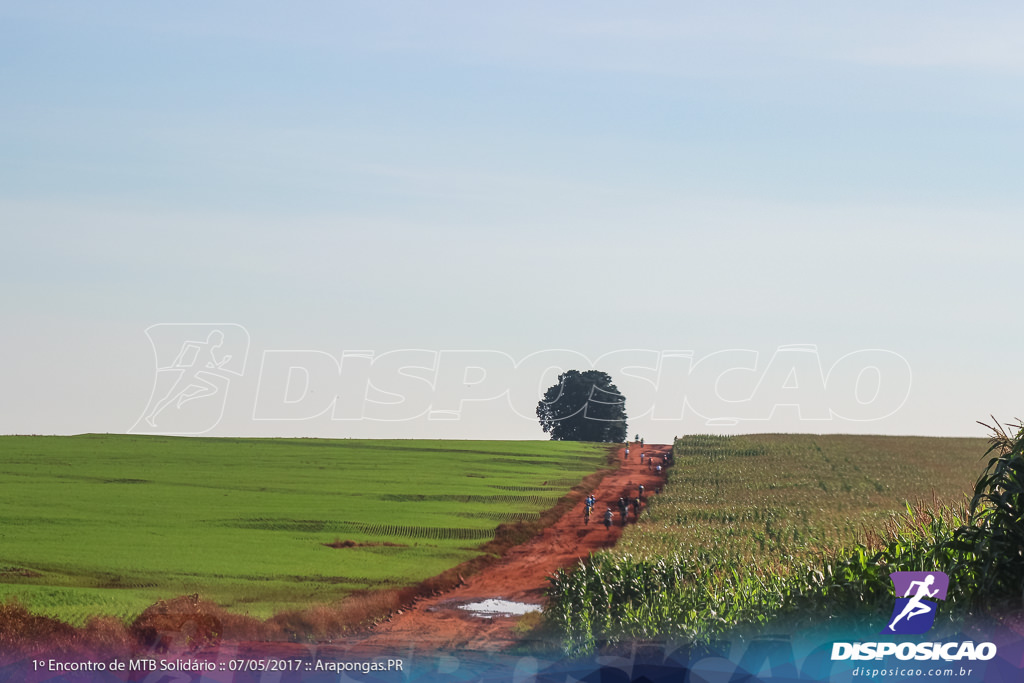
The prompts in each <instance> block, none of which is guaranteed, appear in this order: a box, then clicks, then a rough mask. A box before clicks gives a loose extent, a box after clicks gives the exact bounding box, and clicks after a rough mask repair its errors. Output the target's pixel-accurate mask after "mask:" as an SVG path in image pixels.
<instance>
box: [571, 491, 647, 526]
mask: <svg viewBox="0 0 1024 683" xmlns="http://www.w3.org/2000/svg"><path fill="white" fill-rule="evenodd" d="M643 504H644V485H643V484H638V485H637V491H636V496H633V497H627V496H620V497H619V500H618V501H616V505H617V506H618V509H619V520H620V522H621V524H622V526H626V521H627V520H628V519H629V510H630V508H632V509H633V519H634V520H637V519H639V517H640V508H641V507H642V506H643ZM596 505H597V498H595V497H594V494H592V493H591V494H589V495H587V498H586V500H584V501H583V523H584V524H590V518H591V516H592V515H593V514H594V507H595V506H596ZM614 521H615V513H614V512H612V508H611V506H610V505H609V506H607V508H606V509H605V511H604V517H603V519H602V522H603V524H604V526H605V528H606V529H608V530H609V531H611V528H612V524H613V523H614Z"/></svg>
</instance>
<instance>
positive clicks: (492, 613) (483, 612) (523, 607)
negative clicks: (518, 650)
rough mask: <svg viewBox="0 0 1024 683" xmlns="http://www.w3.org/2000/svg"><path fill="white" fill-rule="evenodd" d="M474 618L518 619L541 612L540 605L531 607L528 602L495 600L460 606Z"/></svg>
mask: <svg viewBox="0 0 1024 683" xmlns="http://www.w3.org/2000/svg"><path fill="white" fill-rule="evenodd" d="M459 609H464V610H466V611H467V612H469V613H470V614H472V615H473V616H474V617H480V618H481V619H492V618H494V617H518V616H521V615H523V614H526V613H527V612H539V611H540V605H531V604H529V603H526V602H512V601H510V600H496V599H494V598H491V599H488V600H482V601H480V602H470V603H466V604H465V605H459Z"/></svg>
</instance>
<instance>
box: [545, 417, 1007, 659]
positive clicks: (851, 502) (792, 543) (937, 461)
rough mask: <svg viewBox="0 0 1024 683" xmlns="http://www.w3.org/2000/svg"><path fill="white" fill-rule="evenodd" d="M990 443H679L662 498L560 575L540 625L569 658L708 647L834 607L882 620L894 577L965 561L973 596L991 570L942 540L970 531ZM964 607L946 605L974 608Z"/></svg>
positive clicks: (767, 439)
mask: <svg viewBox="0 0 1024 683" xmlns="http://www.w3.org/2000/svg"><path fill="white" fill-rule="evenodd" d="M988 446H989V442H988V441H987V440H986V439H952V438H925V437H888V436H848V435H832V436H819V435H787V434H764V435H751V436H737V437H720V436H691V437H685V438H682V439H679V440H677V441H676V443H675V446H674V455H675V464H674V465H673V466H672V467H671V468H670V469H669V474H668V479H667V483H666V486H665V487H664V489H663V491H662V493H661V495H659V496H653V497H652V498H651V501H650V505H649V507H648V508H647V510H646V511H645V512H644V514H643V515H641V518H640V521H639V523H638V524H636V525H635V526H631V527H629V528H627V529H626V530H625V532H624V533H623V536H622V538H621V539H620V541H619V543H618V544H617V545H616V547H615V548H614V549H611V550H609V551H603V552H601V553H597V554H595V555H593V556H592V557H591V558H590V559H589V560H588V561H586V562H585V563H583V564H582V565H581V566H579V567H577V568H576V569H574V570H570V571H563V572H559V573H558V574H557V575H556V577H555V578H554V580H553V582H552V587H551V590H550V592H549V602H548V606H547V608H546V610H545V619H546V621H547V624H548V625H549V626H550V627H551V628H553V629H554V631H555V632H556V633H557V634H558V635H559V636H560V637H561V638H562V639H563V643H564V647H565V650H566V651H567V652H568V653H570V654H587V653H589V652H592V651H593V650H594V649H597V648H600V647H602V646H604V645H605V644H609V643H610V644H614V643H616V642H620V641H622V640H630V639H635V638H640V639H647V638H663V637H669V636H671V637H673V638H676V639H680V640H683V641H689V642H704V643H706V642H709V641H710V640H713V639H714V638H717V637H724V638H728V637H730V635H729V634H735V631H734V630H733V629H743V628H747V629H749V628H753V629H755V632H757V629H760V628H762V627H764V626H766V625H768V624H769V623H774V620H776V619H782V618H785V619H789V620H791V621H792V620H797V621H799V620H801V619H804V620H810V621H812V622H813V621H814V620H815V619H820V618H821V615H823V614H826V615H827V614H838V613H840V612H841V611H842V612H843V614H844V615H856V616H858V617H859V618H865V619H869V620H870V619H875V618H877V617H878V615H879V614H881V618H882V619H884V618H886V617H888V616H889V612H888V611H884V610H890V609H891V606H892V600H891V596H890V590H891V586H890V585H889V582H888V581H887V578H886V577H887V576H888V574H889V571H890V570H902V571H921V570H925V569H927V570H933V569H936V568H937V567H938V569H939V570H940V571H947V572H954V570H953V569H951V567H952V566H954V565H957V566H960V567H962V571H959V570H958V571H957V572H955V573H957V580H958V581H959V583H958V590H959V587H962V588H963V591H964V592H965V593H964V594H965V595H966V593H967V592H970V591H973V590H974V589H973V588H971V586H972V585H973V584H972V582H973V581H974V579H975V578H976V577H977V576H979V575H980V572H981V571H983V567H981V566H980V565H977V563H974V560H973V559H972V558H973V556H963V557H961V556H954V555H951V554H950V552H949V551H946V550H943V549H942V547H939V545H937V542H941V541H942V540H944V539H948V538H949V537H950V534H951V533H952V530H953V529H956V528H957V527H958V526H959V525H961V524H963V523H964V520H965V519H966V515H965V512H964V506H965V503H966V502H967V497H968V496H969V494H972V493H973V491H974V485H975V482H976V481H977V480H978V477H979V475H980V474H981V473H982V471H983V470H984V469H985V466H986V464H987V461H988V459H987V458H986V457H984V456H985V453H986V450H987V449H988ZM908 504H909V505H910V506H911V507H912V508H913V513H912V514H911V513H910V512H908ZM957 506H958V510H957V511H954V510H952V509H951V508H952V507H957ZM943 507H946V510H945V511H944V512H943V511H942V510H941V508H943ZM929 511H938V512H939V513H940V514H938V515H936V516H934V517H933V516H931V515H930V514H929ZM883 553H884V556H883ZM960 560H964V561H963V562H960ZM958 563H959V564H958ZM960 597H961V596H960V595H957V594H953V595H950V597H949V602H951V603H952V602H954V601H959V602H963V603H966V602H967V600H966V598H965V599H964V600H962V601H961V600H960ZM967 597H969V596H967ZM844 610H845V611H844ZM883 611H884V613H883ZM953 617H954V615H952V614H950V618H953ZM884 625H885V624H884V623H882V624H881V626H879V628H880V627H884ZM876 626H877V624H876ZM783 632H785V627H783Z"/></svg>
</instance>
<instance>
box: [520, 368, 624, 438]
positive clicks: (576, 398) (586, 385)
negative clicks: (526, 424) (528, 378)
mask: <svg viewBox="0 0 1024 683" xmlns="http://www.w3.org/2000/svg"><path fill="white" fill-rule="evenodd" d="M537 418H538V419H539V420H540V426H541V429H543V430H544V431H545V432H548V433H550V434H551V439H552V441H603V442H606V443H619V442H622V441H625V440H626V399H625V397H624V396H623V395H622V394H621V393H619V390H618V389H617V388H616V387H615V385H614V384H612V378H611V377H609V376H608V373H606V372H600V371H599V370H587V371H586V372H580V371H579V370H569V371H567V372H563V373H562V374H561V375H559V376H558V384H555V385H554V386H552V387H550V388H549V389H548V390H547V391H545V392H544V397H543V398H542V399H541V400H540V403H538V404H537Z"/></svg>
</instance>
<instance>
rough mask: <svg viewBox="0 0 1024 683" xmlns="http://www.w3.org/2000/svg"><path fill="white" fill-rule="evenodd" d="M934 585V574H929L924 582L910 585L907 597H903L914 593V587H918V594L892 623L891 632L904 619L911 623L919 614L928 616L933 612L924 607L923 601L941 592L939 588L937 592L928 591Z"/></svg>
mask: <svg viewBox="0 0 1024 683" xmlns="http://www.w3.org/2000/svg"><path fill="white" fill-rule="evenodd" d="M933 583H935V575H934V574H929V575H928V576H927V577H925V579H924V581H911V582H910V585H909V586H907V592H906V595H904V596H903V597H908V596H909V595H910V594H911V593H912V592H913V591H914V586H917V593H915V594H914V597H912V598H910V600H909V601H908V602H907V604H906V606H905V607H904V608H903V611H902V612H900V614H899V616H897V617H896V618H895V619H893V620H892V623H891V624H889V630H890V631H894V630H895V629H894V628H893V627H894V626H895V625H896V622H898V621H899V620H900V619H902V618H903V617H906V618H907V621H910V620H911V619H913V618H914V617H916V616H918V615H919V614H927V613H928V612H931V611H932V610H931V608H930V607H928V605H922V604H921V601H922V600H924V599H925V598H932V597H935V595H936V594H937V593H938V592H939V589H938V588H936V589H935V590H928V589H929V588H930V587H931V585H932V584H933Z"/></svg>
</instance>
